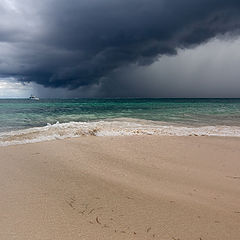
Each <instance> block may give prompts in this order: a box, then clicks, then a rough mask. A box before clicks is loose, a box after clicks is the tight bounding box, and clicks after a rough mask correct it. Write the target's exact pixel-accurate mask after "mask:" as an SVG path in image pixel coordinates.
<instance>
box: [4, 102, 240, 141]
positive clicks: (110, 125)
mask: <svg viewBox="0 0 240 240" xmlns="http://www.w3.org/2000/svg"><path fill="white" fill-rule="evenodd" d="M85 135H96V136H117V135H171V136H172V135H173V136H188V135H200V136H203V135H210V136H235V137H237V136H240V99H195V98H194V99H40V101H34V100H29V99H0V145H11V144H20V143H31V142H39V141H46V140H53V139H63V138H69V137H78V136H85Z"/></svg>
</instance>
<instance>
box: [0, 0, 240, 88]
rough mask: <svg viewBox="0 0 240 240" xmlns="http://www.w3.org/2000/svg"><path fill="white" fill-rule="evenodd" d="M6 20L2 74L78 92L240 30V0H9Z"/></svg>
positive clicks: (0, 27)
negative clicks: (128, 69)
mask: <svg viewBox="0 0 240 240" xmlns="http://www.w3.org/2000/svg"><path fill="white" fill-rule="evenodd" d="M0 20H1V21H0V51H1V56H0V75H1V76H6V77H7V76H14V77H16V78H17V79H18V80H20V81H23V82H24V81H25V82H28V81H33V82H36V83H38V84H41V85H43V86H45V87H53V88H55V87H67V88H69V89H76V88H78V87H81V86H88V85H94V84H96V83H98V82H99V81H101V79H104V78H106V77H108V76H110V75H111V74H112V72H114V71H115V70H117V69H119V68H121V67H125V66H128V65H129V64H133V63H134V64H137V65H147V64H150V63H153V62H154V61H156V59H157V58H158V57H159V56H161V55H173V54H176V53H177V49H179V48H190V47H194V46H196V45H199V44H202V43H204V42H206V41H207V40H209V39H211V38H213V37H215V36H218V35H222V34H225V33H234V34H235V33H238V30H239V29H240V1H239V0H238V1H237V0H228V1H226V0H201V1H199V0H181V1H179V0H91V1H89V0H43V1H40V2H39V3H36V1H31V0H23V1H21V2H19V1H18V2H17V1H13V0H12V1H10V0H3V1H2V3H0ZM109 91H111V90H109Z"/></svg>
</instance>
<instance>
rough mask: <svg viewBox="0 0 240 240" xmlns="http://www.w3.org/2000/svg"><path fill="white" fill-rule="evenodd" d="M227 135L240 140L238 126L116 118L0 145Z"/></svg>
mask: <svg viewBox="0 0 240 240" xmlns="http://www.w3.org/2000/svg"><path fill="white" fill-rule="evenodd" d="M133 135H159V136H225V137H240V127H237V126H203V127H187V126H179V125H170V124H167V123H163V122H153V121H147V120H140V119H115V120H106V121H96V122H69V123H58V122H57V123H56V124H52V125H51V124H48V125H47V126H44V127H35V128H29V129H24V130H17V131H11V132H4V133H0V146H8V145H16V144H26V143H35V142H42V141H50V140H56V139H65V138H73V137H81V136H133Z"/></svg>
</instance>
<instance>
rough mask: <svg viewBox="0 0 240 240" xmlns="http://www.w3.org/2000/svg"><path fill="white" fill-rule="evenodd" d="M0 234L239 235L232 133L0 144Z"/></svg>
mask: <svg viewBox="0 0 240 240" xmlns="http://www.w3.org/2000/svg"><path fill="white" fill-rule="evenodd" d="M0 181H1V184H0V196H1V198H0V216H1V218H0V239H2V240H14V239H16V240H27V239H29V240H75V239H78V240H84V239H86V240H95V239H96V240H108V239H109V240H110V239H111V240H114V239H116V240H118V239H138V240H139V239H144V240H145V239H146V240H147V239H160V240H214V239H216V240H239V239H240V138H224V137H160V136H131V137H80V138H76V139H66V140H57V141H51V142H41V143H35V144H26V145H16V146H8V147H0Z"/></svg>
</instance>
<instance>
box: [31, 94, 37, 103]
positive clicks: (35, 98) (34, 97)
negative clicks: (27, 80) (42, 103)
mask: <svg viewBox="0 0 240 240" xmlns="http://www.w3.org/2000/svg"><path fill="white" fill-rule="evenodd" d="M29 99H30V100H36V101H39V98H38V97H36V96H33V95H32V94H31V96H30V97H29Z"/></svg>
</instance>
